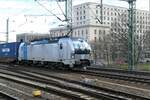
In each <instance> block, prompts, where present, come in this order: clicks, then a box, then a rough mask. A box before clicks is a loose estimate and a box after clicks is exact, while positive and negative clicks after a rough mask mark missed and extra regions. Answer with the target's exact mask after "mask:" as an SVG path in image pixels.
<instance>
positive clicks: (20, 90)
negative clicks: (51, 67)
mask: <svg viewBox="0 0 150 100" xmlns="http://www.w3.org/2000/svg"><path fill="white" fill-rule="evenodd" d="M35 89H36V88H31V87H28V86H25V85H21V84H18V83H14V82H11V81H8V80H5V79H0V90H1V91H4V92H6V93H8V94H10V95H13V96H15V97H18V98H19V100H69V99H67V98H64V97H60V96H57V95H54V94H51V93H47V92H44V91H42V96H41V97H34V96H33V95H32V92H33V91H34V90H35Z"/></svg>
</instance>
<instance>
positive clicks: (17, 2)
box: [0, 0, 149, 41]
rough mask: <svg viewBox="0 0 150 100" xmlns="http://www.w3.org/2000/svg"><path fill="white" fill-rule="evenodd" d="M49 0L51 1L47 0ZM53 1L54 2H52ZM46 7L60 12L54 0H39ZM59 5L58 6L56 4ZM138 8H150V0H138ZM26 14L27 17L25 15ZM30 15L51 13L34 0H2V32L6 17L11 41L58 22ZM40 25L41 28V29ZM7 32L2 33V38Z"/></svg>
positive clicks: (75, 1) (115, 2)
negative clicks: (16, 35) (18, 36)
mask: <svg viewBox="0 0 150 100" xmlns="http://www.w3.org/2000/svg"><path fill="white" fill-rule="evenodd" d="M47 1H49V2H47ZM50 1H53V2H50ZM72 1H73V5H77V4H80V3H84V2H100V0H72ZM39 2H41V3H42V4H43V5H44V6H45V7H47V8H48V9H50V10H52V12H54V13H56V12H57V13H59V12H58V11H57V9H58V8H59V7H58V5H57V3H56V2H55V1H54V0H39ZM103 3H104V4H110V5H116V6H122V7H128V4H127V3H126V2H124V1H120V0H103ZM56 5H57V6H56ZM137 9H142V10H148V9H149V0H137ZM24 15H26V17H25V16H24ZM29 15H50V13H49V12H47V11H46V10H45V9H43V8H42V7H41V6H39V4H38V3H37V2H35V1H34V0H0V22H1V23H0V32H5V31H6V19H7V18H9V23H10V25H9V31H10V36H9V39H10V41H14V40H15V35H14V34H16V33H21V32H35V31H38V32H48V30H49V28H50V26H52V25H53V24H56V23H57V21H56V22H55V21H54V19H55V18H54V17H48V16H47V17H45V16H43V17H40V18H39V17H38V18H36V17H29ZM39 27H40V30H39ZM4 35H5V34H2V33H0V40H1V39H2V38H4Z"/></svg>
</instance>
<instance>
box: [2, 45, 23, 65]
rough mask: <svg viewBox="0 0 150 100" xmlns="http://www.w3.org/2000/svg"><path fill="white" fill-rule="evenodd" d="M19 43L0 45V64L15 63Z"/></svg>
mask: <svg viewBox="0 0 150 100" xmlns="http://www.w3.org/2000/svg"><path fill="white" fill-rule="evenodd" d="M19 45H20V42H12V43H3V44H0V62H11V61H16V60H17V58H18V49H19Z"/></svg>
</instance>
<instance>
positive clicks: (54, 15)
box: [35, 0, 64, 22]
mask: <svg viewBox="0 0 150 100" xmlns="http://www.w3.org/2000/svg"><path fill="white" fill-rule="evenodd" d="M35 1H36V2H37V3H38V4H39V5H40V6H41V7H43V8H44V9H45V10H47V11H48V12H49V13H51V14H52V15H53V16H55V17H56V18H57V19H58V20H59V21H61V22H64V20H62V19H61V18H60V17H58V16H57V15H56V14H54V13H53V12H52V11H50V10H49V9H48V8H46V7H45V6H44V5H42V4H41V3H40V2H38V1H37V0H35Z"/></svg>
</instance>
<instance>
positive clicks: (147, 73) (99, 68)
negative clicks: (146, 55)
mask: <svg viewBox="0 0 150 100" xmlns="http://www.w3.org/2000/svg"><path fill="white" fill-rule="evenodd" d="M87 69H89V70H97V71H107V72H117V73H125V74H134V75H142V76H150V72H148V71H136V70H134V71H129V70H122V69H115V68H103V67H88V68H87Z"/></svg>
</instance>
